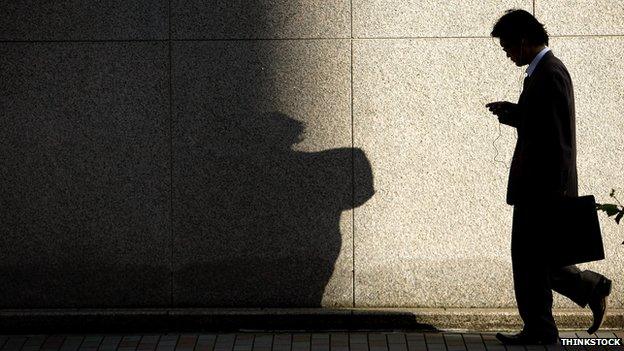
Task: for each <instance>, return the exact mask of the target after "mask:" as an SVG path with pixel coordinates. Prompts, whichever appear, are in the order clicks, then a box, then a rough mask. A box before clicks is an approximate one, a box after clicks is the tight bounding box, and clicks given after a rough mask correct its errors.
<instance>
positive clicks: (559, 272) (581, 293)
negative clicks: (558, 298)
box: [550, 265, 603, 307]
mask: <svg viewBox="0 0 624 351" xmlns="http://www.w3.org/2000/svg"><path fill="white" fill-rule="evenodd" d="M602 277H603V276H602V275H601V274H599V273H596V272H594V271H590V270H585V271H581V270H580V269H578V267H577V266H575V265H572V266H565V267H561V268H557V269H553V270H552V271H551V275H550V281H551V286H552V289H553V290H554V291H556V292H558V293H559V294H561V295H563V296H565V297H567V298H569V299H570V300H572V301H574V303H576V304H577V305H579V306H581V307H585V306H587V302H588V301H589V297H590V295H591V293H592V291H593V290H594V289H595V288H596V285H597V284H598V282H599V281H600V279H601V278H602Z"/></svg>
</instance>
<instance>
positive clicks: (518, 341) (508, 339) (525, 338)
mask: <svg viewBox="0 0 624 351" xmlns="http://www.w3.org/2000/svg"><path fill="white" fill-rule="evenodd" d="M496 338H497V339H498V340H499V341H500V342H502V343H503V344H505V345H554V344H559V338H558V337H556V336H555V337H551V338H540V337H536V336H533V335H530V334H527V333H525V332H524V330H523V331H521V332H520V333H518V334H502V333H496Z"/></svg>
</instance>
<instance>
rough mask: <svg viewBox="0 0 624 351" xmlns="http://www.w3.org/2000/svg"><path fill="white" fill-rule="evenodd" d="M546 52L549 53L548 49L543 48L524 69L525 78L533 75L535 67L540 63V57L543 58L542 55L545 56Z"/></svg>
mask: <svg viewBox="0 0 624 351" xmlns="http://www.w3.org/2000/svg"><path fill="white" fill-rule="evenodd" d="M548 51H550V48H549V47H548V46H547V47H545V48H543V49H542V51H540V52H539V53H538V54H537V55H535V58H534V59H533V61H531V64H530V65H529V67H527V69H526V73H527V77H530V76H531V74H533V71H534V70H535V67H536V66H537V64H538V63H539V62H540V60H541V59H542V57H544V55H546V53H547V52H548Z"/></svg>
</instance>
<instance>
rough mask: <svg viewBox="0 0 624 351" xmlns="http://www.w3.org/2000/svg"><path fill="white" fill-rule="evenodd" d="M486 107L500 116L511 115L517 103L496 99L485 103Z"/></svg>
mask: <svg viewBox="0 0 624 351" xmlns="http://www.w3.org/2000/svg"><path fill="white" fill-rule="evenodd" d="M485 107H487V108H489V109H490V112H492V113H493V114H495V115H497V116H498V117H509V114H511V113H513V112H514V110H515V108H516V104H514V103H511V102H509V101H496V102H490V103H489V104H485Z"/></svg>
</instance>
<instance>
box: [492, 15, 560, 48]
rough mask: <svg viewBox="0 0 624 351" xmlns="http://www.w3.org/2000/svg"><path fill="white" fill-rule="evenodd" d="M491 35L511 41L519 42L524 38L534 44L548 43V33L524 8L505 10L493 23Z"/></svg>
mask: <svg viewBox="0 0 624 351" xmlns="http://www.w3.org/2000/svg"><path fill="white" fill-rule="evenodd" d="M491 35H492V36H493V37H494V38H500V39H502V40H505V41H509V42H511V43H519V42H520V41H521V40H522V39H524V40H526V41H528V42H530V43H532V44H534V45H541V44H545V45H548V33H546V29H545V28H544V25H543V24H541V23H539V22H538V21H537V19H536V18H535V17H533V15H532V14H530V13H529V12H527V11H525V10H519V9H511V10H507V11H506V12H505V14H504V15H503V16H502V17H501V18H499V19H498V22H496V24H495V25H494V29H492V33H491Z"/></svg>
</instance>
